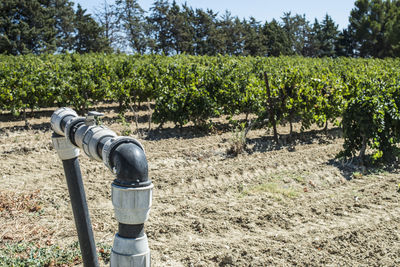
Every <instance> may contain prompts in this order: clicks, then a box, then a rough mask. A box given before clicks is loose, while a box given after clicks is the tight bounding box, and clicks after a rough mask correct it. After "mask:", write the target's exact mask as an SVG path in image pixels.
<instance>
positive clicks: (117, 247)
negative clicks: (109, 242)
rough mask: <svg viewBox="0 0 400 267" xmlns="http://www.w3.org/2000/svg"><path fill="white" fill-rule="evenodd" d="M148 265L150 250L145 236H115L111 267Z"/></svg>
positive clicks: (143, 266)
mask: <svg viewBox="0 0 400 267" xmlns="http://www.w3.org/2000/svg"><path fill="white" fill-rule="evenodd" d="M150 265H151V264H150V249H149V244H148V240H147V236H146V235H144V236H142V237H139V238H124V237H121V236H119V235H118V234H116V235H115V238H114V244H113V248H112V251H111V258H110V266H111V267H122V266H133V267H135V266H140V267H150Z"/></svg>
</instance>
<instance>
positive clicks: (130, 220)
mask: <svg viewBox="0 0 400 267" xmlns="http://www.w3.org/2000/svg"><path fill="white" fill-rule="evenodd" d="M153 187H154V185H153V184H150V185H149V186H146V187H136V188H131V187H122V186H118V185H115V184H112V185H111V201H112V204H113V206H114V212H115V218H116V219H117V221H118V222H120V223H124V224H142V223H144V222H146V221H147V219H148V218H149V213H150V208H151V204H152V194H153Z"/></svg>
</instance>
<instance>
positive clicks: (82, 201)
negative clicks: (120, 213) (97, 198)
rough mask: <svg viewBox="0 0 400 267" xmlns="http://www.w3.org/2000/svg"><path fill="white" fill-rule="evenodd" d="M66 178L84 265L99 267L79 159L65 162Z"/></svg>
mask: <svg viewBox="0 0 400 267" xmlns="http://www.w3.org/2000/svg"><path fill="white" fill-rule="evenodd" d="M62 162H63V166H64V172H65V177H66V179H67V184H68V191H69V196H70V199H71V205H72V211H73V213H74V218H75V226H76V230H77V232H78V239H79V245H80V248H81V253H82V259H83V265H84V266H85V267H92V266H93V267H98V266H99V262H98V259H97V252H96V245H95V242H94V237H93V230H92V224H91V222H90V216H89V210H88V206H87V203H86V195H85V189H84V187H83V182H82V175H81V170H80V167H79V160H78V158H77V157H75V158H72V159H67V160H63V161H62Z"/></svg>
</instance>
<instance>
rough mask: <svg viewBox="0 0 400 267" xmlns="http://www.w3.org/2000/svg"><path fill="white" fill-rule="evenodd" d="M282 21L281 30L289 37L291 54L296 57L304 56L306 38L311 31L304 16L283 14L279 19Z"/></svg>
mask: <svg viewBox="0 0 400 267" xmlns="http://www.w3.org/2000/svg"><path fill="white" fill-rule="evenodd" d="M281 19H282V21H283V28H284V29H285V30H286V32H287V33H288V35H289V41H290V43H291V47H292V50H293V53H295V54H297V55H304V53H305V52H304V48H305V44H306V42H307V37H308V35H309V33H310V31H311V29H310V24H309V22H308V21H307V19H306V17H305V15H302V16H301V15H298V14H296V15H294V16H291V13H290V12H288V13H284V15H283V17H282V18H281Z"/></svg>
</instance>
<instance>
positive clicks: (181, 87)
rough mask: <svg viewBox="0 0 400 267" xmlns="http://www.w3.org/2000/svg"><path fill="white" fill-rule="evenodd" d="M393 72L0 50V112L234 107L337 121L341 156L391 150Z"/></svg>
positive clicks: (343, 61) (261, 115) (348, 65)
mask: <svg viewBox="0 0 400 267" xmlns="http://www.w3.org/2000/svg"><path fill="white" fill-rule="evenodd" d="M399 70H400V60H399V59H385V60H377V59H352V58H337V59H331V58H322V59H313V58H302V57H277V58H265V57H240V56H215V57H211V56H189V55H177V56H171V57H166V56H160V55H143V56H141V55H124V54H114V55H104V54H85V55H78V54H60V55H40V56H34V55H24V56H16V57H13V56H4V55H0V110H1V111H8V112H12V113H13V114H14V115H17V116H18V115H20V114H25V113H26V111H27V110H35V109H40V108H47V107H59V106H71V107H73V108H75V109H76V110H78V111H79V112H80V113H84V112H86V111H87V110H88V109H90V107H92V106H93V105H95V104H98V103H100V102H115V103H118V104H119V111H120V114H121V115H123V114H124V112H126V111H127V110H129V109H130V107H132V106H133V105H140V103H141V102H146V101H151V102H152V103H153V104H154V113H153V116H152V119H153V120H154V122H156V123H166V122H172V123H174V124H175V125H179V126H183V125H185V124H187V123H193V124H194V125H208V124H209V123H210V119H212V118H214V117H220V116H228V118H232V117H233V116H234V115H237V114H245V115H246V119H247V118H249V115H251V114H252V118H254V117H256V118H257V120H258V121H259V122H261V123H262V124H263V126H265V127H268V128H270V127H273V125H274V124H275V125H277V124H278V125H279V124H286V123H289V124H290V125H292V124H293V123H294V122H299V123H301V126H302V127H301V130H302V131H304V130H307V129H309V128H310V127H311V126H312V125H317V126H319V127H326V126H327V123H328V122H334V121H341V125H342V127H343V131H344V138H345V146H344V148H345V150H344V152H343V153H344V154H345V155H347V156H354V155H356V154H357V153H358V152H360V151H361V152H362V153H361V154H363V153H364V152H365V150H366V148H372V149H373V150H374V151H376V157H379V156H381V157H383V158H390V157H391V156H392V155H393V150H394V148H395V145H396V144H397V143H398V142H399V136H398V135H399V127H400V126H399V109H398V107H399V105H400V103H399V101H400V97H399V91H400V89H399V87H400V71H399ZM265 73H267V77H268V85H269V90H267V86H266V83H265V76H264V74H265ZM268 91H269V96H268Z"/></svg>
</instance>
